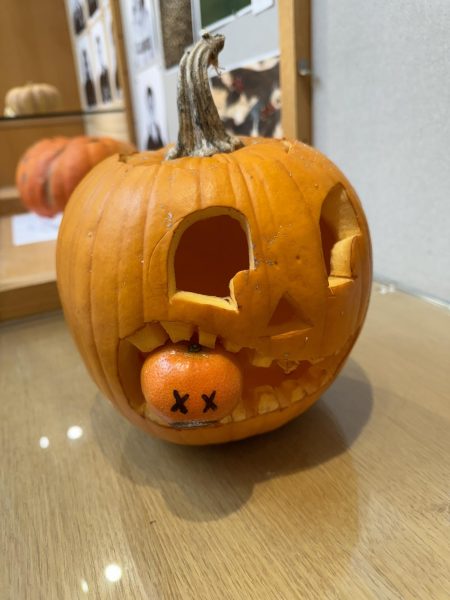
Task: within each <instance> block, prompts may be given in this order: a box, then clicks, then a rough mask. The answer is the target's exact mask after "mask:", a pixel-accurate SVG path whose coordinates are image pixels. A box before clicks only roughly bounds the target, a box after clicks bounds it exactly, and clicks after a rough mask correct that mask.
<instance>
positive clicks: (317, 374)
mask: <svg viewBox="0 0 450 600" xmlns="http://www.w3.org/2000/svg"><path fill="white" fill-rule="evenodd" d="M326 373H327V372H326V370H325V369H324V368H321V367H310V368H309V371H308V374H309V375H310V376H311V377H314V379H323V378H324V377H325V375H326Z"/></svg>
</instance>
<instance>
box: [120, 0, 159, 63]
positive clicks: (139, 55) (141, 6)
mask: <svg viewBox="0 0 450 600" xmlns="http://www.w3.org/2000/svg"><path fill="white" fill-rule="evenodd" d="M121 7H122V15H123V19H124V25H125V32H126V49H127V54H128V59H129V63H130V67H131V69H132V71H133V72H136V73H137V72H139V71H143V70H144V69H146V68H148V67H149V66H150V65H152V64H154V63H155V61H156V59H157V40H158V38H157V27H156V22H155V15H154V11H153V4H152V2H151V1H150V0H122V2H121Z"/></svg>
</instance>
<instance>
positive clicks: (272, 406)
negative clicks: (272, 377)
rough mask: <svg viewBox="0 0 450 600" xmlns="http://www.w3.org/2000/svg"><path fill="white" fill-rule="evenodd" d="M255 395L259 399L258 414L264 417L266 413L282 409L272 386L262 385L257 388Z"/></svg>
mask: <svg viewBox="0 0 450 600" xmlns="http://www.w3.org/2000/svg"><path fill="white" fill-rule="evenodd" d="M255 395H256V398H257V399H258V414H260V415H263V414H264V413H269V412H272V411H274V410H278V409H279V408H280V405H279V403H278V400H277V397H276V394H275V391H274V389H273V387H272V386H270V385H261V386H259V387H257V388H256V389H255Z"/></svg>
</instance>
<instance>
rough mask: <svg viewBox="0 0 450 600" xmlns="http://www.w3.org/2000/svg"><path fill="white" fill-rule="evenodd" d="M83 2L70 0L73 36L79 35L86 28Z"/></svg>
mask: <svg viewBox="0 0 450 600" xmlns="http://www.w3.org/2000/svg"><path fill="white" fill-rule="evenodd" d="M83 5H84V0H83V2H82V1H81V0H71V2H70V5H69V10H70V15H71V20H72V27H73V30H74V32H75V35H80V33H81V32H82V31H84V29H85V27H86V17H85V14H84V10H83Z"/></svg>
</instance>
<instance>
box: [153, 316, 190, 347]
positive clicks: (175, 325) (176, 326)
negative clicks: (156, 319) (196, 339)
mask: <svg viewBox="0 0 450 600" xmlns="http://www.w3.org/2000/svg"><path fill="white" fill-rule="evenodd" d="M161 325H162V326H163V327H164V329H165V330H166V332H167V333H168V335H169V337H170V340H171V341H172V342H173V343H176V342H181V340H190V339H191V337H192V334H193V333H194V326H193V325H191V324H190V323H183V322H181V321H161Z"/></svg>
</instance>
